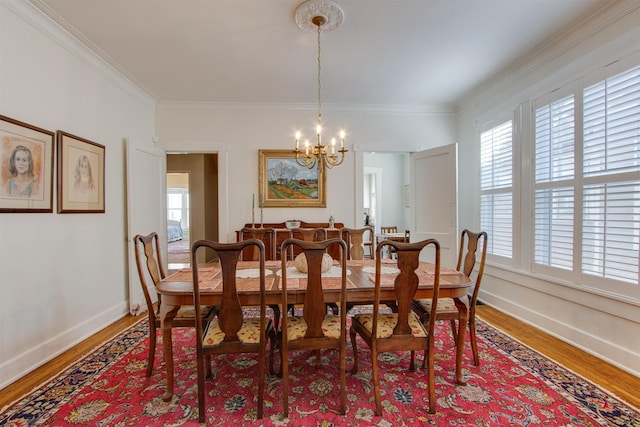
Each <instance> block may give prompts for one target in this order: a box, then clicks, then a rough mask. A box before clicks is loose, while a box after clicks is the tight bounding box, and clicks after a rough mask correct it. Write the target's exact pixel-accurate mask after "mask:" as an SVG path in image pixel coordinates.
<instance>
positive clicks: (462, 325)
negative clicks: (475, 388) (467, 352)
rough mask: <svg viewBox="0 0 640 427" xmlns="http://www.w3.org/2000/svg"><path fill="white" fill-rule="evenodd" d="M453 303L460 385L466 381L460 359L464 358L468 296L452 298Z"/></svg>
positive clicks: (457, 374) (457, 378) (457, 368)
mask: <svg viewBox="0 0 640 427" xmlns="http://www.w3.org/2000/svg"><path fill="white" fill-rule="evenodd" d="M453 301H454V303H455V304H456V307H457V308H458V313H459V321H458V336H457V340H458V341H457V342H456V381H457V383H458V384H460V385H464V384H466V383H467V382H466V381H465V380H464V376H463V375H462V361H463V359H464V341H465V339H466V336H467V323H469V298H468V297H467V296H466V295H465V296H464V297H462V298H454V300H453Z"/></svg>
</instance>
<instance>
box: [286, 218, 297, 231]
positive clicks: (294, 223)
mask: <svg viewBox="0 0 640 427" xmlns="http://www.w3.org/2000/svg"><path fill="white" fill-rule="evenodd" d="M284 225H285V226H286V227H287V228H288V229H289V230H291V229H293V228H300V221H296V220H291V221H286V222H285V223H284Z"/></svg>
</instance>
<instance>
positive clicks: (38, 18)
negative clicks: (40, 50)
mask: <svg viewBox="0 0 640 427" xmlns="http://www.w3.org/2000/svg"><path fill="white" fill-rule="evenodd" d="M0 4H2V5H3V6H4V7H6V8H7V9H8V10H10V11H11V12H13V13H14V14H15V15H16V16H17V17H18V18H20V19H22V20H23V21H24V22H26V23H28V24H30V25H31V26H32V27H33V28H35V29H36V30H38V31H40V32H41V33H42V34H44V35H45V36H46V37H47V38H49V39H50V40H52V41H53V42H55V43H56V44H57V45H59V46H61V47H62V48H63V49H65V50H66V51H67V52H69V53H71V54H72V55H73V56H75V57H76V58H78V59H80V60H81V61H82V62H83V63H85V64H87V65H88V66H90V67H91V68H93V69H94V70H96V71H97V72H98V73H99V74H101V75H102V76H104V77H105V78H107V79H108V80H110V81H112V82H113V83H114V84H116V86H118V87H119V88H121V89H122V90H123V91H125V92H126V93H128V94H130V95H131V96H133V97H134V98H136V99H137V100H139V101H141V102H142V103H144V104H146V105H148V106H150V107H152V108H153V107H155V102H156V100H157V97H156V96H154V94H153V93H151V92H150V91H148V90H144V89H143V87H142V85H140V84H138V82H135V81H134V80H133V79H132V78H130V77H129V76H127V75H126V74H125V73H124V72H122V71H121V70H118V69H117V68H116V67H114V66H113V65H112V63H113V62H111V63H110V62H108V61H106V60H105V59H103V58H108V57H107V56H106V55H105V54H104V52H100V51H99V50H98V49H97V48H96V47H95V46H94V45H93V44H92V43H91V42H89V40H87V39H86V38H85V37H83V36H81V35H80V34H79V33H78V32H77V31H75V30H74V29H73V28H72V27H71V26H70V25H69V24H68V23H67V22H66V21H64V20H63V19H62V18H61V17H60V16H59V15H58V14H56V13H55V12H54V11H53V10H52V9H51V8H50V7H49V6H47V5H46V4H45V3H44V2H43V1H42V0H28V1H24V0H0ZM99 54H100V55H103V56H102V57H101V56H100V55H99Z"/></svg>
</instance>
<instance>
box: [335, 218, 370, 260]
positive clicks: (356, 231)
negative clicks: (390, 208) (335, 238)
mask: <svg viewBox="0 0 640 427" xmlns="http://www.w3.org/2000/svg"><path fill="white" fill-rule="evenodd" d="M367 232H368V233H369V234H368V237H369V239H370V240H365V235H366V234H367ZM340 237H342V240H344V241H345V242H348V245H349V257H350V258H351V259H353V260H362V259H364V257H365V253H364V249H365V245H366V244H367V243H370V244H371V245H372V246H371V258H372V259H375V252H374V250H375V232H374V231H373V227H371V226H367V227H363V228H348V227H344V228H342V229H340Z"/></svg>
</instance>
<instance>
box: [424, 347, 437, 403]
mask: <svg viewBox="0 0 640 427" xmlns="http://www.w3.org/2000/svg"><path fill="white" fill-rule="evenodd" d="M428 353H429V356H427V354H425V355H424V357H425V360H426V359H427V357H428V358H429V362H428V364H429V366H428V367H427V382H428V383H429V413H430V414H435V413H436V381H435V378H434V369H433V363H434V360H433V352H428Z"/></svg>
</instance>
